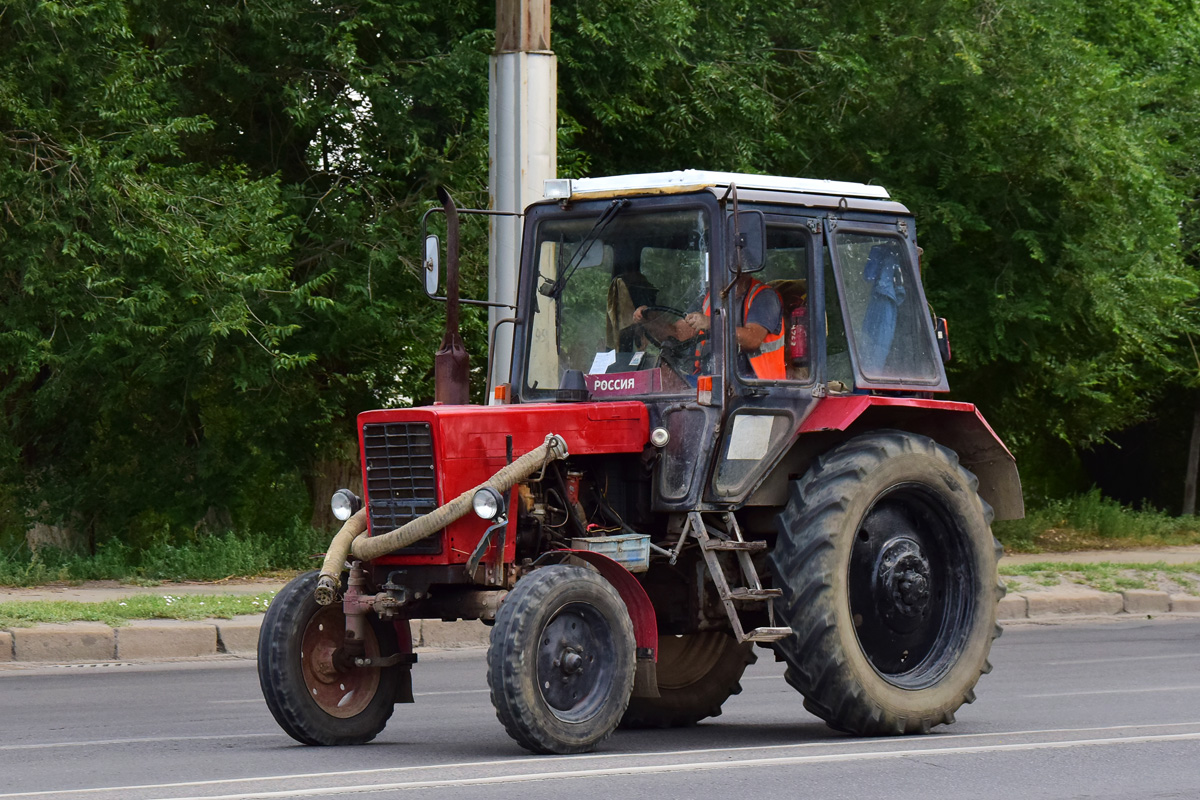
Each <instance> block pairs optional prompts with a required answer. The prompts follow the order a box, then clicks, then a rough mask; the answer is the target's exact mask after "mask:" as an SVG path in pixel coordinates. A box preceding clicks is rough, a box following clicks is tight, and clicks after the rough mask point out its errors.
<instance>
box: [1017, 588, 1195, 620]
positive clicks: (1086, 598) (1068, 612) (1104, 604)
mask: <svg viewBox="0 0 1200 800" xmlns="http://www.w3.org/2000/svg"><path fill="white" fill-rule="evenodd" d="M1161 614H1200V597H1193V596H1191V595H1185V594H1167V593H1166V592H1158V591H1154V590H1151V589H1129V590H1128V591H1124V592H1100V591H1096V590H1095V589H1085V588H1082V587H1078V588H1076V587H1060V588H1058V589H1056V590H1054V591H1047V592H1029V593H1025V594H1009V595H1007V596H1005V598H1004V599H1003V600H1001V601H1000V604H999V606H997V610H996V618H997V619H999V620H1001V621H1016V620H1023V619H1042V618H1047V617H1050V618H1055V617H1104V616H1151V617H1153V616H1155V615H1161Z"/></svg>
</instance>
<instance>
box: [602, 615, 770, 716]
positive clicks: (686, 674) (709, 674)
mask: <svg viewBox="0 0 1200 800" xmlns="http://www.w3.org/2000/svg"><path fill="white" fill-rule="evenodd" d="M755 660H756V657H755V655H754V651H753V645H751V644H750V643H749V642H746V643H744V644H738V643H737V640H736V639H734V638H733V637H732V636H730V635H729V634H728V633H724V632H722V631H708V632H705V633H690V634H685V635H683V636H659V637H658V663H657V664H656V665H655V672H656V674H657V677H658V693H659V696H658V697H634V698H632V699H631V700H630V701H629V708H628V709H627V710H626V711H625V718H624V719H622V720H621V727H623V728H673V727H680V726H685V725H694V724H696V723H697V722H699V721H700V720H702V719H705V718H706V717H716V716H720V714H721V705H722V704H723V703H724V702H725V701H726V700H728V699H729V698H730V696H731V695H735V694H739V693H740V692H741V691H742V685H741V683H739V681H740V680H741V678H742V673H743V672H745V671H746V667H747V666H749V665H750V664H753V663H754V662H755Z"/></svg>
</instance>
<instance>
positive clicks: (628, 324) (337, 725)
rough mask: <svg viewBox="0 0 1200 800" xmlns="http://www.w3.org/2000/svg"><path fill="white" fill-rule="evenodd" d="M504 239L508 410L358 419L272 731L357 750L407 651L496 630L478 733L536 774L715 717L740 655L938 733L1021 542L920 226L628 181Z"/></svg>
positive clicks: (785, 195) (675, 182)
mask: <svg viewBox="0 0 1200 800" xmlns="http://www.w3.org/2000/svg"><path fill="white" fill-rule="evenodd" d="M447 214H448V216H449V217H450V219H449V228H450V233H451V235H450V239H451V241H450V243H449V248H448V251H449V252H448V266H449V268H450V273H451V274H450V275H449V276H448V283H449V284H450V285H452V286H451V288H450V290H449V291H448V294H449V295H451V299H452V306H453V303H454V302H455V301H456V297H455V295H456V292H457V288H456V286H453V284H456V282H457V281H456V277H455V275H454V272H455V256H456V253H455V249H456V247H457V245H456V243H455V241H454V239H455V235H454V230H455V229H456V228H455V226H456V216H455V214H456V212H455V211H454V209H453V207H452V205H448V207H447ZM523 241H524V248H523V253H522V256H521V265H520V279H519V290H518V300H517V309H516V312H515V313H514V314H513V318H512V319H511V320H508V322H511V324H512V326H513V327H512V332H513V357H512V362H511V365H509V364H496V365H495V366H494V370H495V375H496V378H495V380H496V382H497V384H498V385H497V386H496V390H495V394H496V400H495V402H493V404H491V405H487V406H475V405H465V404H448V403H447V404H438V403H435V404H434V405H432V406H428V407H424V408H407V409H389V410H378V411H369V412H366V413H363V414H361V415H360V416H359V417H358V426H359V443H360V447H361V457H362V469H363V486H364V492H363V495H364V496H363V498H362V499H361V500H360V499H359V498H358V497H356V496H355V495H353V494H352V493H350V492H349V491H345V490H343V491H340V492H338V493H337V494H336V495H335V497H334V506H335V510H336V511H339V512H340V513H339V517H340V518H341V519H345V520H346V522H345V525H344V526H343V528H342V529H341V531H340V532H339V533H338V534H337V536H336V537H335V538H334V540H333V542H332V544H331V545H330V547H329V552H328V555H327V557H326V559H325V563H324V566H323V568H322V569H321V570H320V572H313V573H309V574H306V575H302V576H300V577H298V578H297V579H296V580H294V581H292V582H291V583H290V584H288V586H287V587H286V588H285V589H284V590H283V591H282V592H280V594H279V595H278V597H277V598H276V599H275V600H274V602H273V603H272V604H271V607H270V610H269V611H268V613H267V616H266V619H265V621H264V623H263V627H262V633H261V637H260V642H259V660H258V664H259V677H260V681H261V684H262V689H263V693H264V695H265V697H266V700H267V705H268V706H269V707H270V709H271V712H272V713H273V714H274V716H275V718H276V720H277V721H278V722H279V724H280V725H281V726H282V727H283V729H284V730H285V731H287V732H288V733H289V734H290V735H291V736H293V737H294V738H296V739H297V740H299V741H301V742H305V743H309V744H327V745H329V744H351V743H359V742H366V741H368V740H370V739H372V738H373V737H375V735H376V734H378V733H379V732H380V731H381V730H382V729H383V727H384V725H385V724H386V723H387V720H388V718H389V717H390V716H391V714H392V708H393V706H394V705H395V704H396V703H405V702H412V685H411V668H412V665H413V664H414V663H415V662H416V656H415V655H414V654H413V652H412V645H411V639H410V636H409V620H413V619H444V620H456V619H468V620H474V619H479V620H483V621H484V622H485V623H488V624H491V625H492V626H493V627H492V633H491V645H490V648H489V651H488V658H487V664H488V684H489V686H490V688H491V697H492V702H493V704H494V705H495V707H496V713H497V716H498V717H499V718H500V722H501V723H502V724H503V725H504V728H505V729H506V730H507V731H508V733H509V735H511V736H512V738H513V739H515V740H516V741H517V742H518V743H519V744H520V745H521V746H522V747H525V748H527V749H529V750H531V751H534V752H537V753H579V752H586V751H589V750H592V749H593V748H595V747H596V745H597V744H598V743H599V742H601V741H603V740H604V739H605V738H607V737H608V736H609V735H610V734H612V732H613V731H614V730H615V729H616V728H617V727H619V726H626V727H645V726H660V727H667V726H677V725H690V724H694V723H696V722H698V721H699V720H702V719H704V718H706V717H712V716H716V715H718V714H720V713H721V705H722V703H723V702H724V701H725V700H726V699H727V698H728V697H729V696H730V695H733V694H736V693H737V692H738V691H740V686H739V680H740V678H741V676H742V673H743V671H744V670H745V668H746V666H747V665H748V664H750V663H752V662H753V661H754V659H755V654H754V652H753V647H754V646H755V645H758V646H759V647H763V648H768V649H771V650H774V652H775V654H776V657H777V658H779V659H781V660H783V661H786V662H787V672H786V679H787V682H788V683H790V684H791V685H792V686H793V687H794V688H795V689H796V690H797V691H799V692H800V693H801V694H802V695H803V697H804V705H805V707H806V708H807V709H808V710H809V711H811V712H812V713H814V714H816V715H817V716H819V717H821V718H822V719H824V720H825V721H826V722H827V723H828V724H829V725H830V726H832V727H833V728H836V729H838V730H842V731H847V732H851V733H854V734H859V735H870V736H877V735H890V734H908V733H923V732H926V731H928V730H929V729H930V728H932V727H933V726H935V725H940V724H946V723H950V722H953V721H954V713H955V711H956V710H957V709H958V708H959V706H961V705H962V704H963V703H969V702H971V701H972V700H973V699H974V697H975V695H974V691H973V690H974V686H975V684H976V682H977V681H978V679H979V676H980V675H981V674H982V673H985V672H987V671H988V670H989V669H990V665H989V664H988V652H989V650H990V647H991V643H992V640H993V639H994V638H995V637H996V636H997V635H998V634H999V632H1000V629H999V627H998V626H997V625H996V621H995V608H996V601H997V600H998V599H999V598H1000V597H1001V596H1002V595H1003V593H1004V588H1003V586H1002V584H1000V583H999V581H998V580H997V575H996V560H997V558H998V556H999V551H1000V547H999V545H998V544H997V543H996V541H995V539H994V538H993V537H992V533H991V529H990V524H991V522H992V519H993V518H1000V519H1011V518H1018V517H1020V516H1021V515H1022V514H1023V511H1024V510H1023V505H1022V499H1021V487H1020V479H1019V477H1018V475H1017V470H1016V466H1015V463H1014V461H1013V458H1012V456H1011V454H1010V453H1009V451H1008V450H1007V449H1006V448H1005V446H1004V445H1003V444H1002V443H1001V442H1000V440H999V439H998V438H997V437H996V435H995V434H994V433H993V432H992V430H991V428H989V427H988V424H987V423H986V422H985V421H984V419H983V417H982V416H980V414H979V413H978V412H977V411H976V409H975V407H974V406H972V405H970V404H967V403H959V402H950V401H947V400H940V399H936V398H937V397H938V395H939V393H944V392H946V391H947V390H948V386H947V382H946V373H945V369H944V366H943V362H944V361H945V360H946V359H948V358H949V348H948V343H947V341H946V338H945V323H944V321H942V320H937V319H934V318H932V316H931V314H930V313H929V307H928V305H927V304H926V300H925V296H924V291H923V289H922V286H921V281H920V264H919V259H918V254H919V252H920V251H919V249H918V248H917V241H916V231H915V226H914V222H913V216H912V214H911V212H909V210H908V209H907V208H905V207H904V206H903V205H901V204H899V203H896V202H894V201H891V200H890V199H889V198H888V194H887V192H885V191H884V190H883V189H882V188H880V187H878V186H867V185H861V184H853V183H840V182H830V181H817V180H802V179H794V178H775V177H768V176H757V175H732V174H727V173H711V172H693V171H687V172H676V173H662V174H652V175H631V176H621V177H612V178H600V179H581V180H569V181H551V182H548V183H547V199H546V200H545V201H543V202H539V203H536V204H534V205H532V206H530V208H529V209H528V210H527V212H526V213H525V218H524V239H523ZM433 252H436V248H434V249H433ZM435 284H436V279H435ZM454 314H455V315H456V314H457V310H456V308H455V310H454ZM448 338H450V337H448ZM505 370H507V372H505Z"/></svg>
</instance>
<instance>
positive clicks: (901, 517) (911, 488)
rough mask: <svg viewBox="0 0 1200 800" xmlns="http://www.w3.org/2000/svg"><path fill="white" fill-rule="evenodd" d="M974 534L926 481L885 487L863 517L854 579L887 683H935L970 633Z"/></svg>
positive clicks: (861, 626) (874, 663)
mask: <svg viewBox="0 0 1200 800" xmlns="http://www.w3.org/2000/svg"><path fill="white" fill-rule="evenodd" d="M968 547H969V545H968V543H967V541H966V537H965V536H963V535H962V534H961V531H960V530H959V529H958V527H957V526H956V525H955V524H954V522H953V519H952V517H951V515H950V513H949V511H948V509H946V507H945V506H944V504H943V503H941V502H940V501H939V500H938V499H937V497H936V495H935V494H934V493H933V492H932V491H931V490H929V489H927V488H925V487H923V486H921V485H920V484H900V485H898V486H894V487H892V488H890V489H888V490H887V491H885V492H884V493H883V494H881V495H880V496H879V497H878V498H877V499H876V500H875V502H874V503H873V504H872V506H871V508H870V509H869V510H868V511H867V514H866V515H865V516H864V517H863V520H862V522H861V523H860V525H859V527H858V530H857V531H855V536H854V542H853V545H852V547H851V552H850V562H849V566H848V573H847V585H848V594H849V603H850V614H851V619H852V620H853V623H854V631H855V636H856V637H857V639H858V643H859V647H860V649H861V651H862V653H863V655H864V656H865V657H866V659H867V661H868V662H869V663H870V664H871V667H872V668H873V669H874V670H875V672H877V673H878V674H879V675H880V676H881V677H882V678H883V679H884V680H886V681H887V682H889V683H891V684H893V685H895V686H898V687H901V688H904V689H924V688H927V687H929V686H933V685H935V684H936V683H937V682H938V681H939V680H941V678H942V677H943V676H944V675H945V674H946V672H947V671H948V670H949V669H950V668H951V667H952V666H953V665H954V663H955V662H956V661H957V660H958V655H959V653H961V651H962V649H963V648H964V647H965V645H966V641H967V639H968V638H969V636H970V631H971V625H970V620H971V618H972V614H973V613H974V604H975V599H974V596H973V595H972V592H971V589H970V587H972V586H974V585H975V584H976V582H977V581H976V576H975V575H974V574H973V573H974V567H973V566H972V564H973V560H972V559H971V558H970V553H969V551H968Z"/></svg>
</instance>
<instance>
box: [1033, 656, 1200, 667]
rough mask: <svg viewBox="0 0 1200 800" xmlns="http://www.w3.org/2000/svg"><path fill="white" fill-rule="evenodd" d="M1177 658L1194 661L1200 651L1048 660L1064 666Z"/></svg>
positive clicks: (1198, 657)
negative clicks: (1160, 654) (1074, 659)
mask: <svg viewBox="0 0 1200 800" xmlns="http://www.w3.org/2000/svg"><path fill="white" fill-rule="evenodd" d="M1176 658H1187V659H1191V660H1192V661H1197V660H1200V653H1180V654H1178V655H1170V656H1123V657H1121V658H1084V659H1079V660H1076V661H1047V662H1046V665H1047V666H1050V667H1063V666H1068V665H1072V664H1116V663H1117V662H1121V661H1167V660H1170V659H1176Z"/></svg>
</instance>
